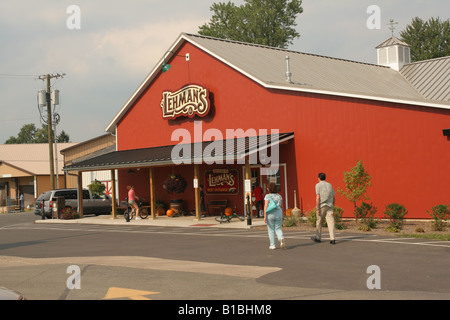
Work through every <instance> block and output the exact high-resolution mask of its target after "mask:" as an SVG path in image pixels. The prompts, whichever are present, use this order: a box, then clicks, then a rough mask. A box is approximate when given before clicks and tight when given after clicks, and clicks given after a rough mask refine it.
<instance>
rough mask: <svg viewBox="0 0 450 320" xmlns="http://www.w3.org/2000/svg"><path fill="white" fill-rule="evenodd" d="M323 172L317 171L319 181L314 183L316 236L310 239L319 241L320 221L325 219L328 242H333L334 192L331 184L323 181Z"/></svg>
mask: <svg viewBox="0 0 450 320" xmlns="http://www.w3.org/2000/svg"><path fill="white" fill-rule="evenodd" d="M325 179H326V175H325V173H323V172H321V173H319V183H317V184H316V214H317V221H316V236H315V237H312V238H311V239H312V240H313V241H315V242H320V241H321V239H322V221H323V219H324V218H326V219H327V225H328V231H329V233H330V243H331V244H335V243H336V242H335V239H334V230H335V229H334V216H333V208H334V202H335V194H336V193H335V192H334V190H333V186H332V185H331V184H330V183H328V182H326V181H325Z"/></svg>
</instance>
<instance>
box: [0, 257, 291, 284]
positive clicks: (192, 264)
mask: <svg viewBox="0 0 450 320" xmlns="http://www.w3.org/2000/svg"><path fill="white" fill-rule="evenodd" d="M46 264H70V265H72V264H76V265H100V266H112V267H126V268H137V269H146V270H165V271H177V272H194V273H203V274H212V275H222V276H233V277H243V278H252V279H257V278H259V277H262V276H265V275H267V274H269V273H272V272H277V271H280V270H282V268H278V267H263V266H251V265H236V264H224V263H212V262H199V261H188V260H174V259H163V258H153V257H139V256H104V257H103V256H101V257H63V258H22V257H10V256H0V267H14V266H26V265H46Z"/></svg>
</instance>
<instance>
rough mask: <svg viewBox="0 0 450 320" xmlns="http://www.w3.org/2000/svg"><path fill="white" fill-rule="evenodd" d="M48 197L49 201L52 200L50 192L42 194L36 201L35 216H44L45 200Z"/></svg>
mask: <svg viewBox="0 0 450 320" xmlns="http://www.w3.org/2000/svg"><path fill="white" fill-rule="evenodd" d="M46 195H48V198H47V200H48V199H50V191H46V192H42V193H41V195H40V196H39V197H38V198H37V199H36V203H35V205H34V214H35V215H37V216H42V214H43V212H44V198H45V197H46Z"/></svg>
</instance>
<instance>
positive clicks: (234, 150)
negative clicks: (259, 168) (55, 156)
mask: <svg viewBox="0 0 450 320" xmlns="http://www.w3.org/2000/svg"><path fill="white" fill-rule="evenodd" d="M293 137H294V133H293V132H288V133H280V134H275V135H274V134H272V135H263V136H253V137H243V138H234V139H226V140H215V141H207V142H198V143H190V144H176V145H169V146H162V147H152V148H143V149H133V150H123V151H113V152H110V153H107V154H103V155H101V156H98V157H94V158H91V159H88V160H84V161H80V162H76V163H72V164H70V165H66V166H65V167H64V169H63V170H64V171H97V170H113V169H123V168H138V167H152V166H162V165H177V164H201V163H213V162H216V163H217V162H218V161H223V162H225V161H227V160H237V161H239V160H241V161H243V160H244V159H245V157H246V156H251V155H255V154H256V153H258V152H260V151H262V150H265V149H267V148H270V147H272V146H275V145H278V144H279V143H281V142H283V141H287V140H290V139H292V138H293Z"/></svg>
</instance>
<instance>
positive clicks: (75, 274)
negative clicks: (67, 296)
mask: <svg viewBox="0 0 450 320" xmlns="http://www.w3.org/2000/svg"><path fill="white" fill-rule="evenodd" d="M66 273H69V274H71V275H70V276H69V277H68V278H67V280H66V286H67V289H69V290H73V289H78V290H79V289H81V269H80V267H79V266H77V265H70V266H68V267H67V271H66Z"/></svg>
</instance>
